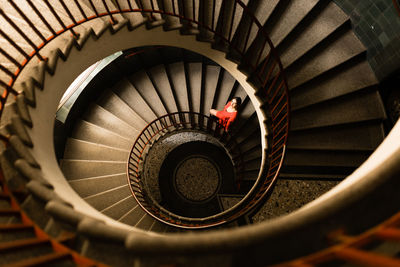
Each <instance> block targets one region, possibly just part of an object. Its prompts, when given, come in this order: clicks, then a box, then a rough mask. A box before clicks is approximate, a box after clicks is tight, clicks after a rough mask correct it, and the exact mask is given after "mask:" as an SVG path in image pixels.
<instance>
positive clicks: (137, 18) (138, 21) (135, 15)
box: [118, 1, 146, 27]
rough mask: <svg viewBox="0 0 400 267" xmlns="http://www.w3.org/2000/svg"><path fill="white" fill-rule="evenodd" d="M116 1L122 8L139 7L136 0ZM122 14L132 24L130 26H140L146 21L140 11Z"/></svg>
mask: <svg viewBox="0 0 400 267" xmlns="http://www.w3.org/2000/svg"><path fill="white" fill-rule="evenodd" d="M118 3H119V5H120V7H121V9H122V10H129V9H130V8H132V9H139V7H138V5H137V4H136V1H129V2H128V1H118ZM122 16H123V17H124V18H126V19H128V20H129V23H130V25H132V27H137V26H140V25H142V24H143V23H145V22H146V19H145V18H144V17H143V16H142V14H141V13H140V12H125V13H123V14H122Z"/></svg>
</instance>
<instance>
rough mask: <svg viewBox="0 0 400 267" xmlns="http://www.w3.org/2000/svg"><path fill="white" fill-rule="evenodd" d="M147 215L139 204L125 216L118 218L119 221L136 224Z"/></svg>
mask: <svg viewBox="0 0 400 267" xmlns="http://www.w3.org/2000/svg"><path fill="white" fill-rule="evenodd" d="M145 215H146V213H145V212H144V211H143V210H142V208H141V207H140V206H139V205H138V206H136V207H134V208H132V209H131V210H130V211H128V212H127V213H126V214H125V215H124V216H122V217H121V218H120V219H118V221H120V222H122V223H126V224H128V225H133V226H135V225H136V224H137V223H138V222H139V221H140V220H141V219H142V218H143V216H145Z"/></svg>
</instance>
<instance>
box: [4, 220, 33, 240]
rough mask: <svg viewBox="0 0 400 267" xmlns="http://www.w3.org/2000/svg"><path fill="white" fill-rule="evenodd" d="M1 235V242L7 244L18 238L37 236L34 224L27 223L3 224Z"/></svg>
mask: <svg viewBox="0 0 400 267" xmlns="http://www.w3.org/2000/svg"><path fill="white" fill-rule="evenodd" d="M0 235H1V240H0V244H5V243H7V242H12V241H16V240H25V239H31V238H35V236H36V235H35V231H34V229H33V227H32V225H25V224H10V225H1V227H0Z"/></svg>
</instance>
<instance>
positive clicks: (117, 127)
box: [83, 103, 140, 140]
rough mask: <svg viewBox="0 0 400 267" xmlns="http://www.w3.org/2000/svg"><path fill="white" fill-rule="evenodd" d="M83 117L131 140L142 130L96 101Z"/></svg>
mask: <svg viewBox="0 0 400 267" xmlns="http://www.w3.org/2000/svg"><path fill="white" fill-rule="evenodd" d="M83 119H85V120H86V121H88V122H91V123H93V124H95V125H98V126H99V127H101V128H104V129H107V130H109V131H111V132H115V133H117V134H118V135H121V136H123V137H125V138H126V139H129V140H134V139H135V138H136V136H137V135H138V133H139V132H140V131H139V130H138V129H135V128H133V127H132V126H130V125H129V124H127V123H126V122H124V121H123V120H121V119H120V118H119V117H117V116H115V115H114V114H112V113H110V112H109V111H107V110H105V109H104V108H102V107H101V106H99V105H97V104H94V103H93V104H91V105H90V107H89V108H88V109H87V110H86V112H85V114H84V115H83Z"/></svg>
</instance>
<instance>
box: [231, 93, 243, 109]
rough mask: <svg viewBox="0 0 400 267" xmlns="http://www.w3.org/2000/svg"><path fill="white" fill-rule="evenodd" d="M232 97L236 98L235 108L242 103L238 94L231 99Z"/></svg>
mask: <svg viewBox="0 0 400 267" xmlns="http://www.w3.org/2000/svg"><path fill="white" fill-rule="evenodd" d="M233 99H236V105H237V108H239V107H240V105H241V104H242V99H241V98H240V97H238V96H235V97H234V98H232V100H233Z"/></svg>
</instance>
